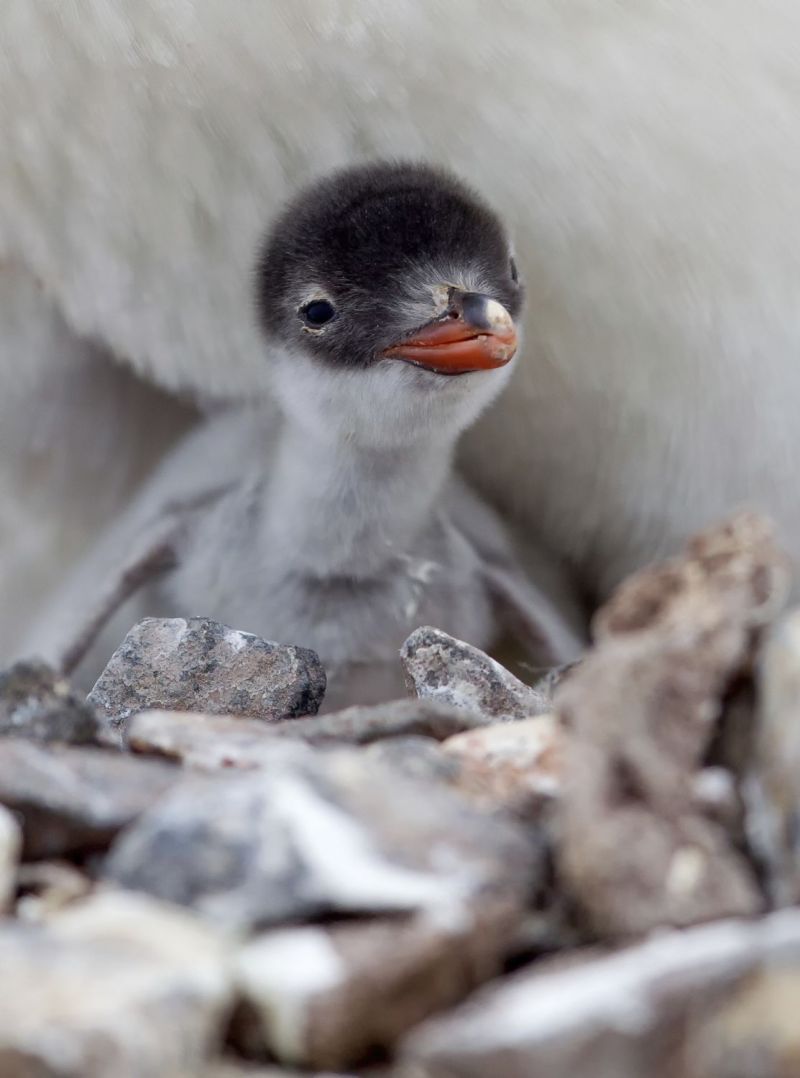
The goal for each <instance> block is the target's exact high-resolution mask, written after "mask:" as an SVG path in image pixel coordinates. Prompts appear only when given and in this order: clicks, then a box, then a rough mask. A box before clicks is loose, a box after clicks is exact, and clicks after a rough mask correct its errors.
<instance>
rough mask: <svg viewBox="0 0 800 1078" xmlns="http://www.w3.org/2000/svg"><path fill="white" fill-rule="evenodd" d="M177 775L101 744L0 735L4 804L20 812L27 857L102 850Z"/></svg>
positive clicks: (0, 802) (1, 802) (153, 762)
mask: <svg viewBox="0 0 800 1078" xmlns="http://www.w3.org/2000/svg"><path fill="white" fill-rule="evenodd" d="M179 776H180V772H179V771H178V769H177V768H173V767H170V766H169V765H168V764H165V763H161V762H160V761H156V760H143V759H137V758H135V757H129V756H123V755H122V754H121V753H117V752H113V751H107V750H103V749H99V748H86V747H78V746H67V745H37V744H35V743H33V742H31V741H23V740H21V739H19V738H4V739H0V805H5V806H6V807H7V808H9V809H12V810H13V811H14V812H15V813H17V814H18V817H19V819H20V822H21V825H22V832H23V842H24V854H25V856H26V857H32V858H45V857H61V856H63V855H64V854H69V853H78V852H83V851H89V850H99V849H104V848H105V847H106V846H108V844H109V843H110V842H111V839H112V838H113V837H114V836H115V835H116V834H117V832H118V831H120V830H121V829H122V828H123V827H125V826H126V824H129V823H130V822H131V821H132V820H134V819H135V818H136V817H137V816H138V815H139V814H140V813H141V812H143V811H144V810H145V809H147V808H150V807H151V806H152V805H153V803H154V802H155V801H157V800H158V798H159V797H161V796H162V794H164V793H165V792H166V791H167V790H168V789H170V787H171V786H172V785H173V784H174V783H175V782H176V780H177V779H178V778H179Z"/></svg>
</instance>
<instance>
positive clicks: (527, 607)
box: [447, 474, 588, 672]
mask: <svg viewBox="0 0 800 1078" xmlns="http://www.w3.org/2000/svg"><path fill="white" fill-rule="evenodd" d="M447 511H448V513H449V514H450V518H451V520H452V521H453V524H454V526H455V527H457V528H458V530H459V531H460V532H461V534H462V535H463V536H464V538H465V539H466V540H467V541H468V542H469V543H470V545H471V546H472V548H473V549H474V550H475V551H476V553H477V554H478V557H479V559H480V563H481V567H482V572H483V574H484V578H485V581H486V586H487V590H488V592H489V594H490V596H491V598H492V602H493V606H494V610H495V617H496V620H497V623H498V627H499V629H500V632H501V634H504V635H505V637H507V638H509V639H510V640H511V641H512V642H513V643H514V645H515V646H516V648H515V650H519V651H522V652H523V654H524V656H525V665H526V666H528V667H533V666H536V667H540V668H541V672H544V670H545V669H549V668H551V667H554V666H561V665H564V664H567V663H571V662H574V661H575V660H576V659H577V658H579V657H580V656H581V655H582V654H583V652H584V650H585V648H586V645H587V642H588V631H587V630H588V618H587V617H586V614H585V612H584V610H583V607H582V604H581V602H580V600H579V599H578V596H577V594H576V589H574V588H573V586H572V584H571V581H570V579H569V576H568V574H567V573H566V571H565V569H564V567H563V566H562V565H560V564H559V563H558V561H557V559H555V558H554V557H552V556H551V555H549V554H547V553H545V552H544V551H542V550H541V549H539V548H538V547H536V546H534V545H533V544H532V543H530V542H528V543H526V544H525V548H524V550H522V551H521V552H519V553H518V552H517V550H516V549H515V545H514V544H513V543H512V541H511V539H510V538H509V534H508V531H507V529H506V528H505V526H504V524H503V522H502V521H501V519H500V518H499V516H498V515H497V513H496V512H495V511H494V510H493V509H492V508H490V506H489V505H487V504H486V502H484V501H483V500H482V499H481V498H480V497H479V496H478V495H477V494H476V493H475V491H473V490H472V489H471V487H470V486H469V485H468V484H467V483H466V482H465V481H464V480H463V478H461V477H460V476H459V475H457V474H456V475H454V476H453V477H452V482H451V484H450V488H449V491H448V497H447Z"/></svg>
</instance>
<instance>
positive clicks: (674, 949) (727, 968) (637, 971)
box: [399, 910, 800, 1078]
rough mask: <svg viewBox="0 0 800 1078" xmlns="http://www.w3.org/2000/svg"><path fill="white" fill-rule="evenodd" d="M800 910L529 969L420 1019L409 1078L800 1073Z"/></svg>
mask: <svg viewBox="0 0 800 1078" xmlns="http://www.w3.org/2000/svg"><path fill="white" fill-rule="evenodd" d="M798 998H800V913H798V912H797V911H795V910H793V911H791V912H789V911H787V912H785V913H780V914H774V915H772V916H770V917H768V918H766V919H764V920H763V921H760V922H756V923H754V924H748V923H745V922H739V921H724V922H720V923H718V924H714V925H708V926H704V927H701V928H694V929H690V930H688V931H684V932H677V931H673V932H669V933H666V934H663V935H661V936H659V937H657V938H655V939H653V940H651V941H648V942H646V943H642V944H640V945H638V946H635V947H632V948H628V949H625V950H622V951H619V952H617V953H615V954H612V955H609V956H607V957H600V958H595V959H589V960H585V961H583V962H577V961H575V960H572V961H571V962H570V963H569V964H568V965H567V966H566V967H565V968H563V969H558V968H555V969H552V970H548V969H547V968H546V967H545V968H544V969H543V971H542V972H540V969H539V966H538V965H537V964H534V965H533V966H531V967H530V968H529V969H528V970H526V971H525V972H523V973H521V974H518V975H516V976H513V977H509V978H507V979H506V980H505V981H500V982H498V983H496V984H495V985H493V986H491V987H489V988H487V989H484V990H483V991H481V992H479V993H478V994H477V995H475V996H474V997H473V998H472V999H470V1000H469V1001H468V1002H467V1003H466V1004H464V1005H463V1006H462V1007H460V1008H459V1009H457V1010H455V1011H453V1012H451V1013H450V1014H447V1015H444V1016H442V1017H440V1018H432V1019H431V1020H430V1021H428V1022H426V1023H425V1024H423V1025H421V1026H419V1027H418V1028H417V1029H416V1030H414V1031H413V1032H412V1033H411V1034H410V1035H409V1036H408V1037H407V1038H406V1040H405V1041H404V1043H403V1044H402V1047H401V1053H400V1056H401V1061H402V1062H403V1063H404V1064H405V1068H404V1067H403V1066H401V1067H400V1068H399V1073H400V1074H401V1075H403V1076H405V1075H409V1078H410V1076H411V1075H416V1076H424V1078H486V1076H487V1075H495V1074H496V1075H502V1076H503V1078H530V1076H532V1075H546V1076H547V1078H642V1076H643V1075H647V1078H699V1076H702V1078H754V1076H756V1075H759V1076H762V1075H763V1076H767V1075H770V1076H775V1078H784V1076H785V1078H790V1076H791V1075H795V1074H798V1073H800V1030H799V1029H798V1023H797V1000H798Z"/></svg>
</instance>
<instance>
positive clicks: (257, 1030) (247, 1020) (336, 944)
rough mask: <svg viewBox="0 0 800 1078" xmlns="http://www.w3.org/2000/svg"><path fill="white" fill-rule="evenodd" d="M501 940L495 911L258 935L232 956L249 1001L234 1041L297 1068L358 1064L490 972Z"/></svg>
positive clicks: (504, 935) (504, 933)
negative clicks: (483, 917) (484, 915)
mask: <svg viewBox="0 0 800 1078" xmlns="http://www.w3.org/2000/svg"><path fill="white" fill-rule="evenodd" d="M509 913H510V914H511V917H512V919H514V920H516V911H515V910H513V909H512V910H510V911H509ZM507 941H508V925H507V924H504V923H503V919H502V917H500V916H498V914H497V911H496V912H495V914H494V915H493V917H492V918H491V919H489V920H487V921H486V922H480V921H477V922H476V921H475V920H474V919H473V918H470V917H469V916H462V917H457V916H455V917H454V916H447V914H444V915H441V914H440V915H438V916H435V915H434V916H432V915H430V914H417V915H415V916H411V917H400V918H393V919H375V920H370V921H353V922H347V923H344V924H339V925H332V926H329V927H325V926H309V927H297V928H286V929H282V930H279V931H275V932H270V933H266V934H265V935H263V936H261V937H258V938H256V939H255V940H253V941H252V942H251V943H248V944H247V945H246V946H245V947H244V948H243V949H242V951H241V953H240V955H239V958H238V960H237V963H236V971H237V980H238V985H239V989H240V991H241V993H242V997H243V999H244V1002H245V1003H246V1004H247V1006H246V1007H245V1008H244V1010H243V1017H242V1021H241V1022H240V1024H239V1028H238V1030H237V1042H238V1043H239V1045H240V1046H241V1048H242V1050H243V1051H244V1052H245V1054H247V1055H251V1056H255V1057H257V1058H262V1057H265V1056H267V1057H269V1058H277V1059H279V1060H281V1061H282V1062H284V1063H290V1064H294V1065H295V1066H304V1067H320V1068H329V1069H337V1068H340V1067H345V1066H349V1065H352V1064H356V1063H358V1062H359V1061H361V1060H362V1059H364V1058H365V1057H368V1056H370V1055H371V1054H373V1053H374V1052H376V1051H381V1050H385V1049H389V1048H391V1046H392V1045H393V1043H394V1042H395V1040H396V1039H397V1038H398V1037H399V1036H400V1035H401V1034H403V1033H405V1032H406V1031H407V1030H408V1029H410V1028H411V1027H412V1026H414V1025H416V1024H417V1022H419V1021H421V1020H422V1019H424V1018H426V1017H428V1016H429V1015H430V1014H432V1013H433V1012H434V1011H436V1010H439V1009H441V1008H442V1007H446V1006H448V1005H450V1004H453V1003H455V1002H458V1001H459V1000H460V999H462V998H463V997H464V996H465V995H466V994H467V993H468V992H469V990H470V989H471V988H472V987H474V985H475V984H478V983H480V982H483V981H486V980H488V979H489V978H490V977H492V976H494V975H496V974H497V973H498V972H499V956H500V955H501V954H502V952H503V950H504V948H505V947H506V946H507Z"/></svg>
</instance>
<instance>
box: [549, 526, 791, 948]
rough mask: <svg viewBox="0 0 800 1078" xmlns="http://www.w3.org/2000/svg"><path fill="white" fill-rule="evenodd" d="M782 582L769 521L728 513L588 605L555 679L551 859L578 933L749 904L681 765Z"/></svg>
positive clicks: (756, 896)
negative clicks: (583, 630) (560, 751)
mask: <svg viewBox="0 0 800 1078" xmlns="http://www.w3.org/2000/svg"><path fill="white" fill-rule="evenodd" d="M788 583H789V577H788V572H787V564H786V559H785V557H784V555H783V554H782V552H781V551H780V550H779V549H778V547H777V546H776V543H775V540H774V538H773V535H772V531H771V529H770V527H769V525H768V524H766V523H765V522H764V521H762V520H761V519H760V518H758V517H754V516H752V515H749V514H743V515H740V516H738V517H736V518H734V519H733V520H732V521H730V522H728V523H725V524H723V525H721V526H719V527H716V528H713V529H710V530H709V531H708V532H706V533H704V534H703V535H701V536H699V537H698V538H697V539H695V540H693V541H692V542H691V543H690V544H689V546H688V549H687V551H686V554H685V555H684V556H683V557H679V558H673V559H671V560H670V561H668V562H666V563H665V564H664V565H661V566H656V567H654V568H651V569H647V570H644V571H643V572H641V573H638V574H636V575H635V576H633V577H631V578H630V579H629V580H628V581H626V582H625V584H623V585H622V587H621V588H620V589H619V591H618V592H617V593H616V595H615V596H614V597H613V598H612V599H611V600H610V602H609V603H608V604H607V605H606V606H605V607H604V608H603V610H601V612H600V613H599V615H598V616H597V618H596V635H597V643H596V645H595V647H594V648H593V649H592V651H591V652H590V653H589V654H588V655H587V656H586V657H585V658H584V659H583V661H582V662H581V664H580V666H579V667H578V668H577V669H576V670H574V671H573V672H572V673H571V674H570V676H569V678H568V679H567V680H566V681H565V682H564V684H563V685H562V686H561V687H560V688H559V690H558V692H557V694H556V706H557V708H558V711H559V713H560V715H561V716H562V718H563V719H564V722H565V727H566V729H567V731H569V736H568V737H567V738H566V739H565V747H564V787H563V795H562V797H561V798H560V799H559V801H558V805H557V824H556V829H557V834H558V838H559V841H558V844H557V848H556V859H557V865H558V869H559V875H560V878H561V880H562V882H563V883H564V884H566V886H567V887H568V888H569V890H570V892H571V894H572V895H573V896H574V898H575V900H576V902H577V904H578V906H579V908H580V910H581V912H582V914H583V916H584V918H585V919H586V922H587V923H588V927H589V928H590V930H591V931H592V932H593V933H598V934H600V935H601V936H602V935H611V936H622V937H625V936H630V935H632V934H635V933H639V932H646V931H649V930H650V929H652V928H655V927H658V926H661V925H669V924H672V925H688V924H694V923H697V922H700V921H704V920H712V919H715V918H719V917H723V916H732V915H736V914H752V913H755V912H757V911H758V910H759V909H761V907H762V899H761V895H760V892H759V889H758V887H757V884H756V880H755V876H754V874H753V871H752V869H751V867H750V866H749V865H748V863H747V862H746V860H745V859H744V857H743V856H742V855H741V854H740V853H739V852H738V850H737V849H736V848H735V845H734V842H733V841H732V840H731V836H730V835H729V833H728V831H727V829H726V827H725V826H724V825H723V824H721V823H720V822H717V821H715V820H713V819H710V818H709V816H708V813H707V811H706V810H704V809H701V808H700V807H699V806H698V801H697V796H696V793H697V791H696V780H697V773H698V772H699V771H700V769H701V768H702V765H703V762H704V757H705V754H706V752H707V750H708V747H709V745H710V742H711V740H712V738H713V737H714V736H715V734H716V732H717V729H718V726H717V723H718V719H719V717H720V715H721V712H722V702H723V697H724V695H725V693H726V692H727V690H728V687H729V686H730V684H731V683H732V682H733V681H734V680H735V679H736V678H737V677H740V676H742V675H744V674H746V673H747V672H748V671H749V669H750V668H751V665H752V661H753V646H754V641H755V639H756V633H757V630H760V629H761V628H762V627H763V626H764V625H765V624H766V623H768V621H769V620H770V619H771V618H772V617H774V616H775V614H776V613H777V612H778V611H779V610H780V607H781V604H782V603H783V602H784V600H785V597H786V594H787V589H788Z"/></svg>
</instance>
